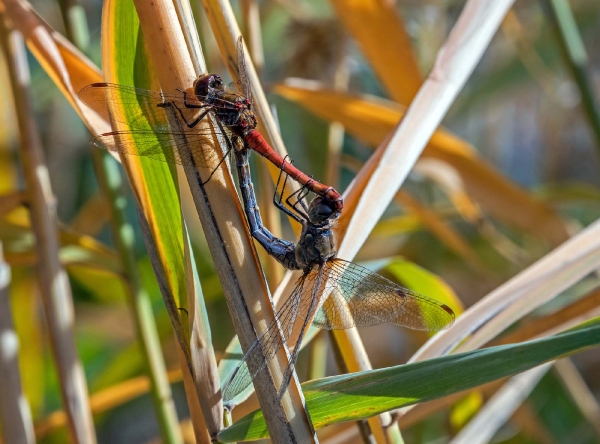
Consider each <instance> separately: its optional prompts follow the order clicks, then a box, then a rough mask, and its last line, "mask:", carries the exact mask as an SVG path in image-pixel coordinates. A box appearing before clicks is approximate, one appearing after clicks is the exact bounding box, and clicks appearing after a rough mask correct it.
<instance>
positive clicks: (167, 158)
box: [90, 131, 220, 168]
mask: <svg viewBox="0 0 600 444" xmlns="http://www.w3.org/2000/svg"><path fill="white" fill-rule="evenodd" d="M90 143H91V144H92V145H94V146H96V147H98V148H103V149H105V150H109V151H114V152H118V153H122V154H128V155H135V156H144V157H149V158H151V159H154V160H160V161H162V162H167V163H173V164H179V165H186V166H187V165H189V166H198V167H202V168H205V167H207V166H208V165H215V164H216V162H217V161H218V159H217V158H218V157H220V155H219V154H217V153H220V151H217V149H216V148H215V146H214V139H213V136H212V134H198V133H195V134H186V133H180V134H173V133H170V132H153V131H135V132H130V131H113V132H111V133H105V134H100V135H99V136H96V137H94V138H93V139H91V140H90ZM190 153H192V156H190Z"/></svg>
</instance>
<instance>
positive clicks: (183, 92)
mask: <svg viewBox="0 0 600 444" xmlns="http://www.w3.org/2000/svg"><path fill="white" fill-rule="evenodd" d="M177 91H179V92H180V93H182V94H183V104H184V105H185V107H186V108H205V107H207V106H211V105H209V104H207V103H203V104H202V105H196V104H193V103H188V101H187V95H188V93H187V92H185V91H184V90H182V89H177Z"/></svg>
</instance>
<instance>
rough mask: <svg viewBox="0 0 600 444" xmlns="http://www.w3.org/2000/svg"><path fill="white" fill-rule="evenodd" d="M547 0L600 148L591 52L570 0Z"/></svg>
mask: <svg viewBox="0 0 600 444" xmlns="http://www.w3.org/2000/svg"><path fill="white" fill-rule="evenodd" d="M543 3H544V6H545V9H546V11H547V13H548V16H549V17H550V23H551V25H552V27H553V29H554V32H555V33H556V36H557V38H558V41H559V43H560V47H561V50H562V52H563V56H564V57H565V61H566V63H567V65H568V67H569V69H570V70H571V74H572V76H573V80H575V82H576V83H577V86H578V87H579V91H580V93H581V104H582V105H583V110H584V112H585V114H586V117H587V119H588V121H589V124H590V126H591V128H592V131H593V133H594V136H595V138H596V148H597V149H598V150H599V151H600V111H599V109H598V104H597V103H596V101H595V99H594V97H595V94H594V90H593V88H592V84H591V82H590V77H589V74H588V69H589V68H588V56H587V53H586V51H585V47H584V45H583V40H582V39H581V34H580V33H579V30H578V28H577V23H576V22H575V17H574V16H573V11H572V10H571V7H570V6H569V3H568V2H567V1H566V0H544V1H543Z"/></svg>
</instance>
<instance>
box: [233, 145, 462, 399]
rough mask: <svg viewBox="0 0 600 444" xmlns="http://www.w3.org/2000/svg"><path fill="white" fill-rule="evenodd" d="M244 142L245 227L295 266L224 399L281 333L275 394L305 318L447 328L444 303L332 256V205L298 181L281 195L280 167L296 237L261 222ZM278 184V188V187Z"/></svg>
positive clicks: (262, 361)
mask: <svg viewBox="0 0 600 444" xmlns="http://www.w3.org/2000/svg"><path fill="white" fill-rule="evenodd" d="M248 156H249V152H248V151H247V150H237V151H235V157H236V167H237V172H238V178H239V184H240V189H241V194H242V200H243V203H244V210H245V213H246V219H247V220H248V225H249V227H250V231H251V233H252V235H253V236H254V238H255V239H256V240H257V241H258V242H259V243H260V244H261V245H262V246H263V248H264V249H265V250H266V251H267V253H268V254H270V255H271V256H273V257H275V258H276V259H277V260H278V261H279V262H280V263H281V264H282V265H283V266H284V267H286V268H288V269H290V270H301V271H302V276H301V277H300V278H299V279H298V280H297V281H296V283H295V284H294V287H293V290H292V292H291V294H290V296H289V297H288V299H287V300H286V301H285V302H284V303H283V305H282V306H281V307H280V309H279V310H277V312H276V316H275V319H274V320H273V321H272V322H271V323H270V324H269V325H268V326H267V328H266V330H265V331H264V332H263V333H262V334H261V335H260V336H259V337H258V339H257V340H256V341H255V342H254V343H253V344H252V345H251V346H250V348H249V349H248V351H247V352H246V354H245V355H244V357H243V360H242V361H241V363H240V364H239V365H238V366H237V367H236V369H235V370H234V372H233V374H232V375H231V377H230V379H229V380H228V381H227V383H226V385H225V387H224V388H223V400H224V402H225V403H226V404H230V405H231V404H233V403H232V402H231V401H232V400H233V399H234V398H235V397H236V396H237V395H238V394H240V393H241V392H242V391H244V390H245V389H246V387H248V386H249V385H250V384H251V383H252V381H253V380H254V378H255V377H256V376H257V375H258V374H259V372H261V371H262V370H263V369H264V368H265V367H266V366H267V363H268V361H269V360H271V359H273V358H274V357H275V355H276V354H277V352H278V351H279V349H280V348H281V347H283V345H284V341H285V343H286V345H287V346H288V350H292V347H291V346H292V345H293V344H294V342H295V345H294V346H293V351H291V353H290V357H289V363H288V365H287V367H286V368H285V370H284V373H283V379H282V383H281V386H280V388H279V393H278V394H279V397H280V398H281V397H282V396H283V394H284V393H285V390H286V389H287V386H288V385H289V382H290V380H291V377H292V375H293V371H294V364H295V362H296V360H297V357H298V353H299V351H300V345H301V342H302V338H303V336H304V334H305V332H306V330H307V328H308V326H309V324H310V322H311V320H312V324H313V325H315V326H317V327H319V328H321V329H327V330H339V329H348V328H352V327H369V326H374V325H379V324H383V323H392V324H396V325H400V326H403V327H408V328H411V329H415V330H425V331H438V330H442V329H445V328H449V327H450V326H451V325H452V324H453V322H454V312H453V311H452V309H451V308H450V307H448V306H447V305H446V304H443V303H441V302H439V301H437V300H435V299H433V298H430V297H427V296H424V295H421V294H418V293H416V292H413V291H411V290H409V289H407V288H404V287H401V286H399V285H397V284H395V283H394V282H392V281H390V280H388V279H386V278H384V277H383V276H381V275H379V274H377V273H374V272H372V271H370V270H368V269H366V268H365V267H362V266H360V265H357V264H355V263H352V262H348V261H345V260H343V259H340V258H338V257H337V252H336V246H335V240H334V236H333V232H332V224H333V223H334V221H335V219H336V218H337V217H338V214H339V213H338V212H337V211H336V209H335V206H333V205H332V204H331V202H328V201H327V200H326V199H324V198H323V197H322V196H319V195H317V196H316V197H315V198H314V199H312V201H311V202H310V204H309V205H306V203H305V198H306V196H307V195H308V193H309V192H310V190H309V189H308V188H307V187H302V188H300V189H298V190H297V191H295V192H294V193H292V194H291V195H289V196H288V197H287V198H286V200H285V203H284V202H283V201H282V196H283V195H284V190H285V185H286V181H287V179H288V176H287V175H286V177H285V180H283V182H282V181H281V178H282V174H285V171H284V170H283V169H282V170H281V172H280V176H279V180H278V183H277V189H276V192H275V195H274V198H273V202H274V204H275V205H276V206H277V207H278V208H279V209H280V210H282V211H283V212H284V213H286V214H288V215H289V216H291V217H292V218H293V219H295V220H296V221H297V222H299V223H300V224H301V225H302V232H301V234H300V238H299V241H298V243H294V242H290V241H286V240H284V239H279V238H277V237H275V236H274V235H273V234H272V233H270V232H269V230H268V229H267V228H266V227H265V226H264V225H263V224H262V220H261V217H260V212H259V209H258V205H257V201H256V196H255V194H254V187H253V185H252V180H251V176H250V168H249V164H248ZM280 185H281V191H278V190H279V188H280Z"/></svg>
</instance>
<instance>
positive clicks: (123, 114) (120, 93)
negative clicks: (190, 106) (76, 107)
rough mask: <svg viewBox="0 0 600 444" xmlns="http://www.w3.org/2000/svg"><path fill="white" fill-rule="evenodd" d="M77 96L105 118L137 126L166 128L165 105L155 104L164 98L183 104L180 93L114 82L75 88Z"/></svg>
mask: <svg viewBox="0 0 600 444" xmlns="http://www.w3.org/2000/svg"><path fill="white" fill-rule="evenodd" d="M79 98H80V99H81V101H82V102H83V103H85V104H86V105H87V106H89V107H90V108H92V109H93V110H94V111H96V112H97V113H98V114H100V115H101V116H102V117H104V118H105V119H106V120H108V121H109V122H111V120H115V121H117V122H120V123H124V124H126V125H127V126H129V127H130V128H133V129H140V130H149V129H152V128H154V129H155V130H157V131H165V132H166V131H169V122H168V118H167V114H166V112H165V108H164V107H162V106H159V105H161V104H164V103H165V102H167V101H168V102H175V103H177V104H178V106H179V108H185V105H184V103H183V100H182V95H181V94H179V95H174V94H171V95H169V94H161V93H160V92H157V91H150V90H147V89H139V88H134V87H132V86H124V85H117V84H114V83H93V84H91V85H88V86H86V87H85V88H83V89H82V90H81V91H79ZM195 111H196V112H198V110H197V109H196V110H195Z"/></svg>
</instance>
